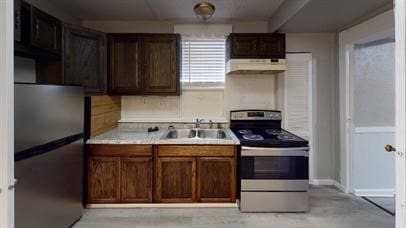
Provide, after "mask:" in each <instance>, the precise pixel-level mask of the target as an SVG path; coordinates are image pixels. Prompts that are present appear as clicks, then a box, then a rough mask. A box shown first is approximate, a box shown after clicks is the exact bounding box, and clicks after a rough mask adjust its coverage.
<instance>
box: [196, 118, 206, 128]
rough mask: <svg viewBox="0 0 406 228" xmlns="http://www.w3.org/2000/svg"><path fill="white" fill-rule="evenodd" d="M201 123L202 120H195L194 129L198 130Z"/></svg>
mask: <svg viewBox="0 0 406 228" xmlns="http://www.w3.org/2000/svg"><path fill="white" fill-rule="evenodd" d="M203 121H204V119H200V120H199V118H196V123H195V128H200V124H202V122H203Z"/></svg>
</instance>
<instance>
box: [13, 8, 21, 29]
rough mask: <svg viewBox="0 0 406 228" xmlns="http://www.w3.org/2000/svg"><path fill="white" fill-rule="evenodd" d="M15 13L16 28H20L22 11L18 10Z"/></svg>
mask: <svg viewBox="0 0 406 228" xmlns="http://www.w3.org/2000/svg"><path fill="white" fill-rule="evenodd" d="M15 15H16V17H15V22H14V26H15V29H20V25H21V13H20V11H18V10H16V11H15Z"/></svg>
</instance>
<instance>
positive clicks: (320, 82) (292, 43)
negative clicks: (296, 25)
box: [286, 33, 339, 180]
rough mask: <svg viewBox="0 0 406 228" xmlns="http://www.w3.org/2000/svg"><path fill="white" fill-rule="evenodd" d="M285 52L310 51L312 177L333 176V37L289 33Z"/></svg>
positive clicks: (335, 94)
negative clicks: (314, 140) (313, 126)
mask: <svg viewBox="0 0 406 228" xmlns="http://www.w3.org/2000/svg"><path fill="white" fill-rule="evenodd" d="M286 49H287V52H311V53H312V54H313V78H314V79H315V81H314V84H315V85H314V86H315V90H316V91H313V92H314V95H315V96H314V98H313V109H315V112H314V113H313V115H314V116H313V118H314V124H315V125H316V126H315V130H316V131H315V132H314V138H315V139H316V148H315V156H314V157H315V159H316V161H315V164H316V167H315V171H314V173H315V179H335V180H339V176H338V168H337V167H338V163H337V162H338V161H337V159H338V156H337V154H338V152H337V148H338V147H337V146H336V145H337V141H338V139H337V137H338V131H337V121H336V119H337V118H335V116H336V115H337V113H338V110H337V107H338V100H337V99H338V96H337V91H336V90H338V84H337V80H335V78H336V77H337V72H336V68H337V66H336V65H337V58H336V55H337V38H336V35H334V34H329V33H311V34H303V33H289V34H287V36H286Z"/></svg>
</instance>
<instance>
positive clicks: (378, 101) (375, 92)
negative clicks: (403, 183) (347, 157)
mask: <svg viewBox="0 0 406 228" xmlns="http://www.w3.org/2000/svg"><path fill="white" fill-rule="evenodd" d="M393 36H394V33H393V34H388V37H382V38H381V39H379V40H374V41H368V42H362V43H356V44H355V45H354V46H353V48H352V64H351V82H350V83H351V90H352V92H351V93H350V97H351V99H350V100H351V113H352V115H351V116H352V118H351V129H352V132H351V133H352V134H351V146H352V148H351V149H352V151H351V155H352V156H351V160H352V162H353V164H352V165H353V169H352V174H351V177H352V187H353V189H352V190H353V192H354V193H355V195H357V196H366V197H391V198H392V197H393V194H394V191H395V177H396V175H395V174H396V171H395V157H396V156H395V154H393V153H386V152H385V150H384V147H385V145H386V144H392V145H394V143H395V135H396V133H395V112H394V111H392V110H395V107H396V105H395V102H396V101H395V85H396V83H395V61H394V60H395V40H394V38H393ZM388 110H391V111H388ZM376 167H380V168H379V169H377V168H376ZM371 199H372V200H373V199H374V198H371ZM392 199H393V198H392Z"/></svg>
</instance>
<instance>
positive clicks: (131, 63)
mask: <svg viewBox="0 0 406 228" xmlns="http://www.w3.org/2000/svg"><path fill="white" fill-rule="evenodd" d="M108 40H109V41H108V44H109V52H108V53H109V54H108V56H109V75H108V84H109V93H110V94H118V95H179V94H180V67H181V66H180V64H181V61H180V36H179V35H176V34H136V33H134V34H110V35H109V38H108Z"/></svg>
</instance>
